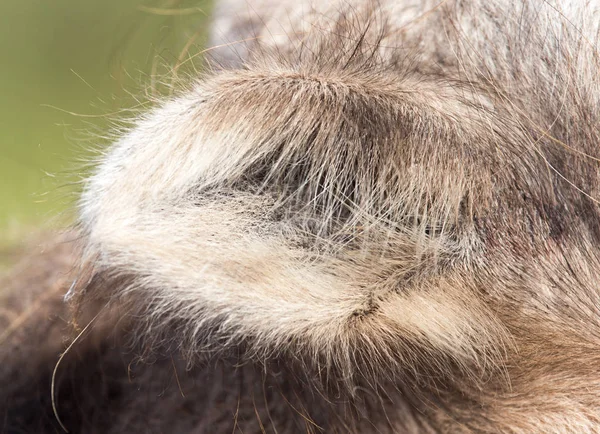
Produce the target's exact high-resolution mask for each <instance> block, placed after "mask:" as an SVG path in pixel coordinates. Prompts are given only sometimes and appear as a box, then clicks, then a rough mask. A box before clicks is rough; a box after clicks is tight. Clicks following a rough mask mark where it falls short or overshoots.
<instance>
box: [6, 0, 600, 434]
mask: <svg viewBox="0 0 600 434" xmlns="http://www.w3.org/2000/svg"><path fill="white" fill-rule="evenodd" d="M599 12H600V3H598V2H597V1H576V2H569V3H568V4H561V3H558V2H552V1H538V0H526V1H509V0H492V1H479V0H471V1H460V0H448V1H442V2H439V3H438V2H434V1H428V0H425V1H413V0H405V1H392V0H389V1H387V0H381V1H379V2H374V1H366V0H352V1H348V0H344V1H341V0H340V1H332V2H319V3H318V4H317V3H315V4H311V3H310V2H308V1H294V2H292V1H283V2H276V1H268V0H265V1H262V2H261V1H253V2H248V1H237V0H235V1H224V2H223V3H221V4H220V5H218V7H217V12H216V17H215V26H214V31H213V38H212V43H213V45H214V46H215V47H218V48H216V49H215V50H213V51H212V52H211V57H210V59H209V61H210V62H212V65H213V68H212V71H210V72H206V73H203V74H202V76H201V77H200V78H198V80H196V81H194V83H192V84H191V85H190V86H189V87H188V88H187V89H186V91H185V92H182V93H181V94H180V95H179V96H177V97H174V98H171V99H169V100H166V101H164V102H163V103H162V104H161V105H160V106H159V107H157V108H156V109H154V110H152V111H151V112H149V113H147V114H146V115H144V116H142V117H141V118H140V119H139V120H138V121H137V122H136V125H135V126H134V127H133V128H131V130H130V131H129V132H128V133H127V134H125V135H124V136H123V137H122V138H121V139H120V140H118V141H117V142H116V143H115V144H114V145H113V146H112V147H111V148H110V149H109V150H108V151H107V152H106V154H105V155H103V157H102V158H101V161H100V162H99V164H98V167H97V170H96V171H95V173H94V174H93V176H91V177H90V178H89V179H88V180H86V183H85V189H84V192H83V194H82V198H81V202H80V223H79V227H78V228H77V237H78V238H80V239H79V240H78V241H77V242H76V243H74V244H76V245H77V248H75V247H72V248H69V249H68V250H69V253H64V252H59V251H56V252H50V253H48V254H47V255H46V256H45V257H46V258H48V259H44V258H39V259H36V260H33V261H29V264H31V265H29V266H30V267H33V269H37V265H36V264H38V263H45V262H46V261H60V259H59V258H61V257H63V258H64V257H65V255H71V256H72V259H69V260H68V261H66V265H63V268H65V269H71V271H70V273H71V274H70V275H71V276H72V277H71V278H69V279H64V282H63V281H62V280H61V279H59V278H58V277H57V276H56V275H55V274H52V273H50V274H47V273H46V274H44V273H42V274H41V275H40V276H39V279H37V280H40V281H41V282H44V281H47V282H51V283H49V284H48V285H49V286H41V287H40V288H42V289H40V294H46V293H47V294H48V295H47V296H48V297H50V298H49V300H50V299H51V300H53V301H52V303H51V304H49V306H51V307H52V312H55V314H57V313H60V312H62V310H63V309H65V307H64V306H61V305H60V303H57V302H56V300H58V297H59V295H60V291H55V289H52V288H57V287H60V288H63V291H66V289H67V288H68V287H69V285H68V284H67V283H70V282H71V281H72V280H73V279H74V280H75V283H74V284H73V285H71V289H70V290H69V292H68V294H67V299H68V300H69V301H70V302H71V306H72V309H74V314H75V317H76V318H79V324H81V326H82V327H83V326H85V325H86V324H88V323H89V324H90V326H89V327H87V328H85V329H83V332H82V334H81V335H80V337H79V338H78V339H77V340H76V341H75V342H74V343H73V345H72V346H71V347H70V349H69V351H68V352H67V354H66V356H65V357H64V358H63V360H61V362H62V365H59V368H60V369H59V370H57V372H58V373H59V374H60V375H57V376H56V378H54V380H56V381H54V384H55V385H56V389H57V390H56V391H55V393H54V397H55V398H56V401H55V404H56V410H57V413H58V415H59V416H60V417H61V418H62V419H64V422H63V423H64V424H65V425H66V426H68V427H69V428H70V429H72V430H74V431H75V432H125V431H129V432H165V431H169V432H219V433H221V432H236V431H237V432H244V433H249V432H274V433H295V432H304V431H306V432H340V433H341V432H344V433H346V432H356V433H370V432H373V433H375V432H389V433H461V432H465V433H467V432H482V433H498V432H506V433H533V432H544V433H584V432H599V431H600V290H599V287H598V283H597V282H598V281H600V275H599V274H600V251H599V250H598V247H597V246H598V242H599V241H600V220H599V208H598V199H597V198H599V197H600V195H599V188H598V185H600V183H599V181H600V172H599V171H598V164H599V161H600V160H599V158H600V152H599V149H598V143H600V129H599V127H598V125H599V122H600V117H599V109H600V88H599V82H598V71H599V69H598V68H599V67H600V62H599V58H598V50H597V42H598V33H599V31H600V15H599ZM71 256H69V257H71ZM41 269H42V270H43V269H44V268H43V267H42V268H41ZM51 270H55V268H54V267H51ZM53 272H55V271H53ZM34 275H37V274H34ZM57 279H58V280H57ZM8 282H9V284H10V285H11V286H13V287H14V288H15V289H13V290H12V291H8V294H12V295H9V298H10V297H16V295H20V294H21V291H22V290H23V288H29V286H28V285H27V280H26V281H25V284H23V283H20V279H19V278H18V277H12V278H9V280H8ZM57 282H59V283H57ZM48 288H50V289H48ZM31 291H32V294H34V293H35V292H34V291H33V290H31ZM52 291H55V292H52ZM15 294H16V295H15ZM43 296H44V297H45V296H46V295H43ZM11 300H12V299H11ZM5 304H6V305H17V306H18V303H17V302H13V301H7V302H6V303H5ZM19 309H21V310H26V309H27V307H22V308H19V307H17V308H15V310H16V311H17V312H18V311H19ZM25 318H26V319H25V320H24V322H23V324H24V325H23V328H22V329H21V330H31V335H32V338H31V342H36V343H37V342H38V341H39V339H40V332H39V327H40V324H44V321H45V319H44V318H45V317H44V318H40V316H39V315H33V316H25ZM27 327H31V329H28V328H27ZM9 328H10V327H9ZM52 330H54V329H52ZM19 336H20V334H19V333H14V332H11V331H10V330H9V333H7V336H6V338H5V341H6V342H2V341H0V345H7V342H8V345H10V342H22V341H19V339H23V338H19ZM57 341H59V340H51V341H49V342H48V345H47V346H44V348H46V347H47V348H48V350H47V351H46V350H44V351H41V350H40V351H37V349H36V348H34V347H33V346H31V345H27V344H26V343H23V344H22V346H19V347H18V348H17V349H16V350H13V351H10V352H3V353H4V356H3V357H4V358H5V359H6V361H5V362H3V363H4V365H5V366H7V368H3V371H2V379H3V381H5V379H6V380H8V379H9V378H11V375H14V374H13V373H14V372H15V371H14V369H15V368H14V367H15V366H19V364H20V363H22V360H26V359H27V358H29V357H34V358H33V359H32V360H35V361H36V365H35V369H30V370H27V371H26V372H27V374H26V375H25V374H23V375H21V376H20V382H17V384H18V385H19V386H18V388H14V387H13V388H4V389H3V390H4V391H3V392H2V394H3V395H5V396H6V403H7V410H6V411H5V419H4V420H5V425H4V427H5V430H6V431H8V432H18V429H26V428H23V427H27V426H29V427H30V428H31V427H32V426H34V425H31V424H30V425H28V423H29V422H27V420H26V419H27V418H24V416H23V415H24V414H30V413H33V414H35V415H36V416H37V417H36V418H34V419H35V422H33V423H35V424H37V425H35V427H37V428H36V429H37V431H36V432H41V431H44V430H48V431H50V430H52V429H53V427H54V428H56V427H57V426H58V425H57V421H56V420H55V419H53V415H52V413H51V410H50V409H51V406H50V404H49V403H50V401H49V399H50V398H51V397H52V395H51V394H50V391H49V389H48V387H47V386H48V385H49V383H50V381H49V380H50V376H51V372H52V368H54V362H55V361H56V355H57V354H58V353H59V351H60V350H61V349H63V348H64V346H63V344H61V343H60V342H57ZM13 345H16V344H14V343H13ZM36 345H37V344H36ZM7 348H8V347H7ZM53 351H54V352H53ZM34 355H35V356H34ZM184 368H187V369H184ZM132 372H133V373H134V374H135V375H132ZM69 379H71V380H72V381H68V380H69ZM17 396H19V397H20V396H27V401H25V404H23V403H22V402H23V401H22V400H21V398H19V399H17ZM38 402H39V404H40V405H39V410H36V411H32V408H36V407H35V406H34V404H32V403H38Z"/></svg>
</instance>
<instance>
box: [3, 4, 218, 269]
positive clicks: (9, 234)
mask: <svg viewBox="0 0 600 434" xmlns="http://www.w3.org/2000/svg"><path fill="white" fill-rule="evenodd" d="M210 12H211V10H210V0H200V1H198V0H195V1H187V0H145V1H142V0H52V1H48V0H2V1H1V2H0V53H1V54H0V59H1V61H2V64H1V66H0V96H1V97H0V263H1V262H2V253H1V252H2V251H3V249H4V251H6V249H8V248H9V246H14V245H16V244H18V243H19V242H20V241H21V240H24V239H26V238H27V237H31V236H32V234H36V233H40V232H43V231H44V230H45V229H47V228H49V227H53V226H54V227H56V226H60V225H64V224H67V223H68V221H69V219H71V218H72V216H73V213H72V212H71V211H69V210H70V209H72V208H73V204H74V201H75V199H76V194H77V188H78V187H77V185H76V181H77V180H78V179H79V178H80V174H81V173H83V172H84V171H85V169H84V166H85V165H86V163H89V161H90V160H91V159H92V158H93V153H92V151H91V150H92V149H94V148H95V149H102V148H103V147H105V146H106V145H107V142H108V139H106V138H105V136H106V134H107V133H108V132H109V130H110V128H111V126H112V125H114V122H115V120H116V119H119V118H120V117H123V116H127V115H128V113H130V111H129V110H131V109H139V108H140V107H141V106H143V105H144V104H145V103H147V102H148V99H149V98H148V95H149V94H152V93H165V92H167V91H168V90H167V87H166V86H164V85H163V86H161V85H159V84H158V83H169V81H170V80H172V77H171V76H172V68H173V67H174V66H175V65H179V64H182V63H183V64H184V65H185V66H186V67H187V66H189V65H190V64H191V63H196V64H197V62H196V60H197V59H198V58H199V57H200V56H198V54H199V52H200V51H201V47H202V46H203V44H204V43H205V37H206V30H207V29H206V27H207V24H208V19H207V16H209V15H210ZM190 59H193V60H190ZM184 69H186V68H178V70H184ZM187 69H188V70H189V68H187ZM103 136H104V137H103Z"/></svg>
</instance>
